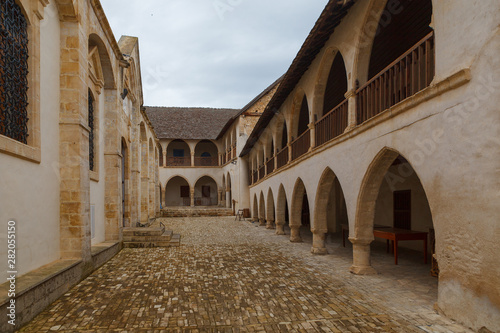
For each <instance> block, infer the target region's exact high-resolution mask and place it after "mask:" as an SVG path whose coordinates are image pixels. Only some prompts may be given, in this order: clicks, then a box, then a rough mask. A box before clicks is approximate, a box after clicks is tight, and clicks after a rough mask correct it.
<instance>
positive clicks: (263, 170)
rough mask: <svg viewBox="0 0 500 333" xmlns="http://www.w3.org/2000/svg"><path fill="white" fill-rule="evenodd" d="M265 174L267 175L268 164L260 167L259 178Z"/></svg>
mask: <svg viewBox="0 0 500 333" xmlns="http://www.w3.org/2000/svg"><path fill="white" fill-rule="evenodd" d="M265 176H266V165H265V164H264V165H262V166H261V167H260V168H259V180H261V179H262V178H264V177H265Z"/></svg>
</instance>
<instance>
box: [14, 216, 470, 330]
mask: <svg viewBox="0 0 500 333" xmlns="http://www.w3.org/2000/svg"><path fill="white" fill-rule="evenodd" d="M162 221H163V222H164V223H165V224H166V226H167V229H171V230H174V231H175V232H176V233H180V234H181V235H182V240H181V246H180V247H178V248H155V249H124V250H122V251H121V252H120V253H119V254H118V255H116V256H115V257H114V258H113V259H112V260H110V261H109V262H108V263H107V264H105V265H104V266H103V267H101V268H100V269H99V270H97V271H96V272H94V273H93V274H92V275H91V276H90V277H88V278H87V279H86V280H84V281H82V282H81V283H80V284H79V285H77V286H76V287H75V288H73V289H72V290H71V291H69V292H68V293H66V294H65V295H64V296H63V297H61V298H60V299H59V300H57V301H56V302H54V303H53V304H52V305H51V306H49V307H48V308H47V309H46V310H45V311H44V312H43V313H41V314H40V315H39V316H37V317H36V318H35V319H34V320H33V321H32V322H31V323H29V324H28V325H27V326H25V327H24V328H23V329H21V330H20V331H21V332H471V331H469V330H467V329H466V328H464V327H462V326H460V325H458V324H455V323H454V322H452V321H451V320H449V319H447V318H445V317H443V316H440V315H438V314H437V313H435V311H434V310H433V304H434V302H435V301H436V293H437V280H436V279H435V278H432V277H431V276H430V275H429V266H426V265H424V264H423V263H422V262H421V261H422V258H421V256H414V255H413V253H411V251H407V252H405V251H402V253H401V256H400V263H399V265H398V266H395V265H394V261H393V257H392V256H390V255H388V254H387V253H385V246H383V244H381V245H380V246H378V247H377V246H374V250H373V253H372V261H373V266H374V268H375V269H377V271H378V272H380V274H378V275H375V276H356V275H353V274H350V273H349V272H348V268H349V265H350V263H351V258H352V255H351V251H352V248H350V247H349V246H348V247H346V248H343V247H342V245H341V241H340V239H333V241H330V242H329V244H328V246H327V247H328V250H329V253H330V254H328V255H325V256H314V255H312V254H310V248H311V244H310V237H308V236H304V240H305V242H304V243H299V244H297V243H290V242H289V241H288V238H287V236H276V235H274V230H266V229H265V228H264V227H257V224H252V223H249V222H246V221H245V222H243V221H241V222H237V221H234V218H231V217H229V218H228V217H222V218H213V217H210V218H172V219H162Z"/></svg>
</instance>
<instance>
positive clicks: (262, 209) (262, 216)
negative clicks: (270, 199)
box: [259, 191, 266, 226]
mask: <svg viewBox="0 0 500 333" xmlns="http://www.w3.org/2000/svg"><path fill="white" fill-rule="evenodd" d="M263 225H266V201H265V199H264V192H262V191H260V197H259V226H263Z"/></svg>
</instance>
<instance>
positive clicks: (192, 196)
mask: <svg viewBox="0 0 500 333" xmlns="http://www.w3.org/2000/svg"><path fill="white" fill-rule="evenodd" d="M189 194H190V197H191V207H194V188H192V189H191V190H190V191H189Z"/></svg>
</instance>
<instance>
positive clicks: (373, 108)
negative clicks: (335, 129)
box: [356, 32, 435, 124]
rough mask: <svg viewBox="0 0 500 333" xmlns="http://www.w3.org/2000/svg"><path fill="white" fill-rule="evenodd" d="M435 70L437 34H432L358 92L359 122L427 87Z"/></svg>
mask: <svg viewBox="0 0 500 333" xmlns="http://www.w3.org/2000/svg"><path fill="white" fill-rule="evenodd" d="M434 71H435V60H434V32H431V33H430V34H428V35H427V36H426V37H425V38H423V39H422V40H421V41H420V42H418V43H417V44H416V45H415V46H413V47H412V48H411V49H410V50H408V51H407V52H406V53H404V54H403V55H402V56H401V57H399V58H398V59H396V60H395V61H393V62H392V63H391V64H390V65H389V66H387V67H386V68H385V69H384V70H382V71H381V72H380V73H379V74H377V75H376V76H374V77H373V78H372V79H370V80H369V81H368V82H366V83H365V84H364V85H363V86H362V87H360V88H359V89H358V90H357V91H356V93H357V97H358V100H357V123H358V124H361V123H363V122H365V121H366V120H368V119H370V118H372V117H374V116H376V115H377V114H379V113H381V112H382V111H384V110H387V109H388V108H390V107H391V106H393V105H395V104H397V103H399V102H401V101H402V100H404V99H406V98H408V97H410V96H412V95H414V94H416V93H417V92H419V91H420V90H422V89H424V88H426V87H428V86H429V84H430V83H431V81H432V79H433V78H434Z"/></svg>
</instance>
